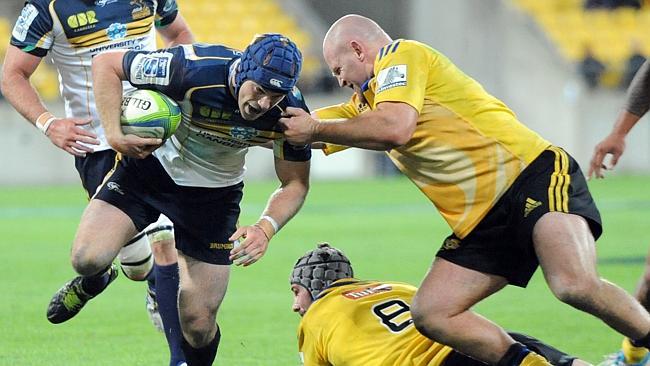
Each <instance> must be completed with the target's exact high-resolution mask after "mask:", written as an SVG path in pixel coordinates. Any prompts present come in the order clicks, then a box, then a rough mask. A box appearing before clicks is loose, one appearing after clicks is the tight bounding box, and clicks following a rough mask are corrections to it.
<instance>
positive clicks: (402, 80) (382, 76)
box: [377, 65, 406, 93]
mask: <svg viewBox="0 0 650 366" xmlns="http://www.w3.org/2000/svg"><path fill="white" fill-rule="evenodd" d="M405 85H406V65H393V66H390V67H387V68H385V69H383V70H381V71H379V74H378V75H377V93H381V92H383V91H384V90H388V89H390V88H394V87H396V86H405Z"/></svg>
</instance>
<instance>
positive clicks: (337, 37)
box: [323, 14, 392, 54]
mask: <svg viewBox="0 0 650 366" xmlns="http://www.w3.org/2000/svg"><path fill="white" fill-rule="evenodd" d="M352 41H356V42H358V43H360V44H362V45H363V46H365V47H367V48H369V49H370V50H372V51H374V50H376V51H379V49H380V48H381V47H383V46H385V45H387V44H388V43H390V42H392V39H391V38H390V36H389V35H388V34H386V32H384V30H383V29H381V27H380V26H379V24H377V23H375V21H374V20H372V19H369V18H366V17H364V16H361V15H357V14H349V15H345V16H343V17H341V18H340V19H339V20H337V21H336V22H334V24H332V26H331V27H330V29H329V30H328V31H327V34H326V35H325V39H324V40H323V53H324V54H326V53H329V52H338V51H339V50H341V49H345V48H346V46H348V45H349V44H350V42H352ZM375 54H376V52H375Z"/></svg>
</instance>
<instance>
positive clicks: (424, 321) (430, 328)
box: [411, 303, 447, 340]
mask: <svg viewBox="0 0 650 366" xmlns="http://www.w3.org/2000/svg"><path fill="white" fill-rule="evenodd" d="M439 315H441V314H440V313H439V312H436V311H434V310H431V309H430V308H424V307H423V306H418V304H417V303H414V304H413V306H412V307H411V316H412V318H413V325H414V326H415V328H416V329H417V330H418V331H419V332H420V333H422V334H424V335H425V336H427V337H428V338H431V339H435V340H441V339H443V338H444V337H445V334H446V333H447V330H446V327H445V324H446V322H445V319H444V318H443V317H441V316H439Z"/></svg>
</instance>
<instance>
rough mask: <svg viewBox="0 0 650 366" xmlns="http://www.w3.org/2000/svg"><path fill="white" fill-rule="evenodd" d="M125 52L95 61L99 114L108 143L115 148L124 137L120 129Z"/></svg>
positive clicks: (107, 54)
mask: <svg viewBox="0 0 650 366" xmlns="http://www.w3.org/2000/svg"><path fill="white" fill-rule="evenodd" d="M123 56H124V53H123V52H108V53H104V54H101V55H98V56H95V58H94V59H93V66H92V72H93V92H94V94H95V102H96V103H97V112H98V113H99V117H100V119H101V123H102V126H103V127H104V131H105V133H106V138H107V139H108V142H109V143H110V144H111V146H113V143H114V142H115V140H116V139H119V138H120V137H122V136H123V134H122V130H121V128H120V104H121V102H122V91H123V90H122V80H124V79H125V76H124V73H123V71H122V58H123Z"/></svg>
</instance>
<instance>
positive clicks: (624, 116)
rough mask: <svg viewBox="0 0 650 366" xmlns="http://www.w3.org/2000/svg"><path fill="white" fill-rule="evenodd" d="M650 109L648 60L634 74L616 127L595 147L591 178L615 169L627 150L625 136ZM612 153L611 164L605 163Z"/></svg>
mask: <svg viewBox="0 0 650 366" xmlns="http://www.w3.org/2000/svg"><path fill="white" fill-rule="evenodd" d="M648 109H650V63H649V62H648V61H646V62H645V63H644V64H643V66H641V68H640V69H639V71H638V72H637V73H636V75H635V76H634V79H633V80H632V83H631V84H630V88H629V89H628V92H627V98H626V101H625V105H624V109H623V111H621V113H620V114H619V116H618V118H617V120H616V123H615V124H614V128H613V129H612V131H611V132H610V133H609V135H608V136H607V137H605V139H603V140H602V141H601V142H600V143H599V144H598V145H596V147H595V148H594V153H593V155H592V157H591V162H590V164H589V173H588V174H587V175H588V176H589V178H591V177H592V175H595V176H596V178H603V177H604V175H603V171H602V170H607V169H613V168H614V167H615V166H616V164H617V163H618V159H619V158H620V157H621V155H623V152H625V137H626V136H627V134H628V133H629V132H630V130H631V129H632V127H634V125H635V124H636V123H637V122H638V121H639V119H641V117H643V115H645V114H646V112H648ZM608 154H611V155H612V158H611V163H610V166H609V167H608V166H606V165H605V164H604V160H605V156H607V155H608Z"/></svg>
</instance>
